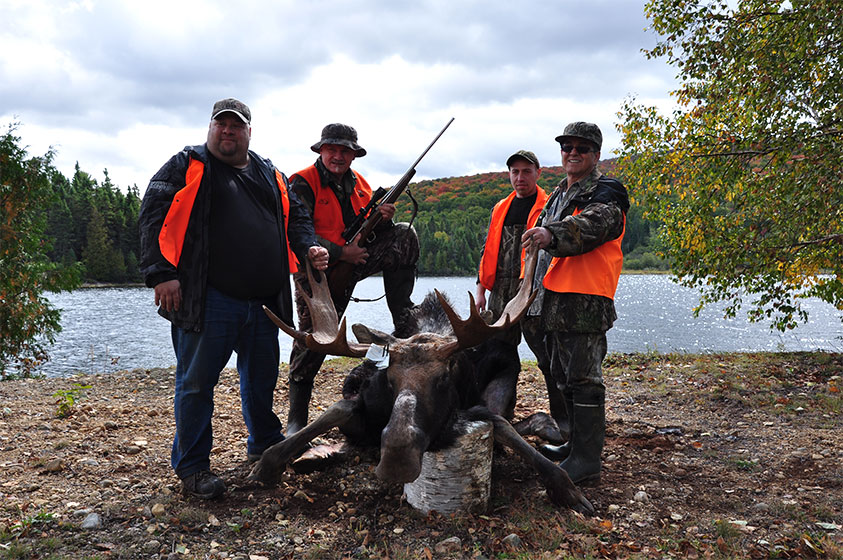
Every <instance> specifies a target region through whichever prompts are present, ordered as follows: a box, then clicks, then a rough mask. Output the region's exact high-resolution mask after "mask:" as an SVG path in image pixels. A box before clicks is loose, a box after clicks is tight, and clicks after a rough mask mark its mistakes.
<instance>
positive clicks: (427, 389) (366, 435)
mask: <svg viewBox="0 0 843 560" xmlns="http://www.w3.org/2000/svg"><path fill="white" fill-rule="evenodd" d="M323 280H324V279H323ZM325 284H326V283H325V282H324V281H323V282H321V283H314V282H311V286H312V287H313V290H314V296H313V298H312V300H313V301H312V302H311V301H309V302H308V305H311V309H312V310H313V311H315V314H316V315H318V314H320V311H319V307H320V306H323V307H325V308H328V307H329V309H327V310H326V311H325V314H324V317H323V318H324V319H327V323H323V322H322V321H320V324H322V325H324V326H326V328H327V329H328V330H327V331H324V332H314V333H313V334H305V333H299V332H298V331H295V330H293V329H292V328H290V327H288V326H287V325H284V324H283V323H282V322H281V321H280V320H277V321H276V323H277V324H278V325H279V327H281V328H282V330H284V331H285V332H287V333H288V334H291V335H292V336H299V337H303V338H305V339H306V340H307V344H308V345H313V346H319V347H320V350H322V351H325V350H330V351H331V352H332V353H338V354H341V355H351V356H359V357H363V356H364V355H365V354H366V351H367V350H368V348H369V345H370V344H376V345H379V346H381V347H385V348H386V349H387V353H388V365H386V366H385V367H384V364H383V362H381V361H378V362H374V361H371V360H364V362H363V363H361V364H360V365H358V366H357V367H355V368H354V369H353V370H351V371H350V372H349V373H348V375H347V377H346V380H345V383H344V385H343V398H342V399H341V400H339V401H338V402H337V403H335V404H333V405H332V406H330V407H329V408H328V409H327V410H326V411H325V412H324V413H323V414H322V415H321V416H319V417H318V418H317V419H315V420H314V421H313V422H311V423H310V424H308V425H307V426H305V427H304V428H302V429H301V430H300V431H298V432H296V433H294V434H292V435H290V436H288V437H287V439H285V440H283V441H281V442H279V443H277V444H275V445H273V446H272V447H270V448H268V449H267V450H266V451H265V452H264V453H263V456H262V457H261V459H260V461H258V462H257V463H256V464H255V466H254V468H253V470H252V477H253V478H256V479H258V480H262V481H264V482H273V481H275V480H276V479H277V477H278V476H279V475H280V474H281V472H283V469H284V467H285V466H286V464H287V463H289V462H290V461H292V460H293V459H294V458H295V457H297V456H298V455H299V454H300V453H301V451H302V450H303V449H304V448H305V447H306V446H307V445H308V443H309V442H310V441H312V440H313V439H314V438H316V437H318V436H320V435H322V434H324V433H326V432H328V431H329V430H331V429H332V428H334V427H338V428H339V429H340V431H341V432H342V433H343V434H344V435H345V436H346V438H347V439H348V440H349V442H350V443H353V444H355V445H371V446H379V447H380V460H379V462H378V465H377V467H376V469H375V473H376V475H377V477H378V478H379V479H381V480H384V481H388V482H397V483H406V482H412V481H413V480H415V479H416V478H417V477H418V476H419V474H420V472H421V464H422V456H423V454H424V452H425V451H429V450H435V449H442V448H446V447H448V446H449V445H451V444H452V443H453V442H454V441H455V439H456V437H457V435H458V434H457V433H456V432H455V430H454V424H455V422H456V420H457V418H458V416H459V415H462V416H463V417H465V418H467V419H469V420H486V421H489V422H491V423H492V426H493V434H494V438H495V441H496V442H498V443H499V444H502V445H504V446H506V447H509V448H511V449H513V450H514V451H515V452H516V453H518V454H519V455H520V456H521V457H522V458H523V459H524V460H525V461H526V462H527V463H528V464H530V465H531V466H532V467H533V468H534V469H535V470H536V472H537V473H538V475H539V478H540V480H541V481H542V483H543V484H544V486H545V488H546V489H547V495H548V498H549V499H550V500H551V501H552V502H553V503H554V504H556V505H559V506H567V507H570V508H572V509H575V510H577V511H580V512H582V513H589V514H590V513H593V512H594V508H593V507H592V505H591V504H590V503H589V501H588V500H587V499H586V498H585V496H584V495H583V494H582V493H581V492H580V490H579V489H578V488H577V487H576V486H575V485H574V484H573V483H572V482H571V480H570V478H569V477H568V475H567V473H566V472H565V471H564V470H562V469H561V468H560V467H559V466H558V465H556V464H555V463H553V462H552V461H550V460H549V459H547V458H545V457H544V456H543V455H541V454H540V453H539V452H538V451H537V450H536V449H535V448H534V447H533V446H532V445H530V444H529V443H528V442H526V441H525V440H524V439H523V438H522V437H521V436H520V435H519V434H518V433H517V432H516V430H515V429H514V428H513V427H512V426H511V425H510V423H509V421H507V420H506V419H505V418H504V417H503V416H501V415H500V414H499V413H496V411H492V410H490V409H489V408H488V407H487V406H486V402H485V401H484V393H485V392H486V389H488V385H489V380H493V379H495V377H494V375H491V374H489V373H488V372H480V374H478V370H477V367H476V366H477V364H478V363H480V360H477V359H476V357H475V358H474V359H472V357H471V356H470V353H471V350H468V349H469V348H472V347H474V346H477V345H478V344H480V343H482V342H483V340H484V339H488V338H489V337H490V336H491V335H492V334H493V333H495V332H499V331H500V329H501V328H509V326H510V325H512V323H513V321H512V320H511V319H510V316H515V317H516V318H515V320H518V318H520V317H519V315H523V311H524V310H525V309H526V306H527V305H528V304H529V301H531V300H530V299H529V291H528V290H529V286H527V287H525V289H524V293H521V292H519V294H520V298H519V296H516V299H514V300H513V302H515V304H513V302H510V305H512V309H510V306H508V307H507V310H505V312H504V316H503V317H502V318H501V320H500V321H499V322H498V323H496V324H495V325H492V326H489V325H486V324H485V323H484V322H483V321H482V319H480V317H479V316H478V315H477V314H476V311H473V312H472V317H471V318H470V319H468V320H466V321H463V320H461V319H460V318H459V317H458V316H457V315H456V313H455V312H454V311H453V309H452V308H451V306H450V304H449V303H448V302H447V300H446V299H445V298H444V297H443V296H441V294H438V292H437V293H436V296H438V298H439V301H437V300H436V298H435V297H433V296H432V295H430V296H428V297H427V298H425V301H424V302H423V303H422V305H421V306H420V309H419V310H417V313H419V316H418V318H419V319H420V320H419V324H420V328H421V329H423V330H424V332H419V333H417V334H415V335H413V336H411V337H410V338H407V339H398V338H394V337H392V336H391V335H388V334H385V333H382V332H379V331H376V330H374V329H369V328H367V327H365V326H363V325H355V326H354V333H355V335H356V336H357V339H358V341H359V342H358V343H356V344H351V343H349V342H348V341H347V340H346V338H345V320H343V322H342V323H341V324H340V325H339V328H337V320H336V312H335V311H333V305H332V304H331V305H330V306H328V304H330V297H329V295H328V293H327V290H328V288H327V286H326V285H325ZM516 300H518V301H516ZM473 307H474V306H473V302H472V308H473ZM331 312H333V314H332V313H331ZM276 319H277V318H275V319H273V320H276ZM446 320H447V321H450V325H448V324H447V322H446ZM331 322H332V323H333V328H331V327H330V326H329V325H331ZM314 325H316V321H314ZM315 328H316V327H315ZM379 364H380V365H381V367H379Z"/></svg>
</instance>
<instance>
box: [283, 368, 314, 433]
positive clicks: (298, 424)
mask: <svg viewBox="0 0 843 560" xmlns="http://www.w3.org/2000/svg"><path fill="white" fill-rule="evenodd" d="M312 392H313V382H312V381H310V382H308V381H293V380H292V379H291V380H290V409H289V411H288V412H287V435H288V436H290V435H292V434H294V433H296V432H298V431H299V430H301V429H302V428H304V427H305V426H306V425H307V408H308V406H310V394H311V393H312Z"/></svg>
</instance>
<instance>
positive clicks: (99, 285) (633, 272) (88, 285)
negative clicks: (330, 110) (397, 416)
mask: <svg viewBox="0 0 843 560" xmlns="http://www.w3.org/2000/svg"><path fill="white" fill-rule="evenodd" d="M621 274H629V275H637V274H641V275H643V274H653V275H667V274H671V272H670V271H669V270H648V269H642V270H626V269H624V270H622V271H621ZM375 276H380V274H376V275H375ZM441 276H447V277H454V278H471V276H470V275H459V274H444V275H443V274H420V275H419V278H437V277H441ZM145 287H146V284H144V283H142V282H115V283H109V282H85V283H83V284H82V285H81V286H79V288H77V289H79V290H89V289H95V288H145Z"/></svg>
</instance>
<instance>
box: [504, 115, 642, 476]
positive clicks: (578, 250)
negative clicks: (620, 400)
mask: <svg viewBox="0 0 843 560" xmlns="http://www.w3.org/2000/svg"><path fill="white" fill-rule="evenodd" d="M556 141H557V142H559V144H560V147H561V150H562V152H561V153H562V167H563V168H564V169H565V173H566V177H565V178H564V179H563V180H562V182H561V183H559V185H558V186H557V187H556V190H554V192H553V193H552V194H551V196H550V198H548V201H547V203H546V204H545V207H544V210H543V211H542V214H541V215H540V216H539V219H538V221H537V223H536V227H534V228H531V229H528V230H527V231H525V232H524V234H523V236H522V238H521V241H522V243H523V245H524V246H525V247H530V246H532V245H537V246H538V247H539V249H541V251H540V253H539V261H538V265H537V268H536V275H535V281H534V282H535V286H534V288H535V289H536V291H537V292H538V294H537V296H536V299H535V301H534V302H533V304H532V306H531V307H530V309H529V311H528V312H527V315H528V317H529V316H540V317H541V323H542V328H543V330H544V332H545V345H546V347H547V353H548V355H549V356H550V372H551V375H552V377H553V379H554V380H555V382H556V385H557V387H558V388H559V390H560V391H561V392H562V394H563V396H564V399H565V406H566V408H567V412H568V416H569V418H570V423H571V424H570V425H571V435H570V438H569V439H568V442H567V443H566V444H564V445H559V446H551V445H545V446H542V448H541V451H542V452H543V453H544V454H545V455H547V456H548V457H550V458H552V459H555V460H560V459H561V460H562V462H561V463H560V466H561V467H562V468H563V469H565V471H566V472H567V473H568V475H569V476H570V477H571V480H572V481H573V482H574V483H580V482H597V481H599V480H600V470H601V462H600V454H601V453H602V451H603V440H604V437H605V433H606V414H605V404H604V403H605V392H606V390H605V387H604V385H603V371H602V366H601V364H602V362H603V358H604V357H605V356H606V331H607V330H609V329H610V328H611V327H612V325H613V324H614V321H615V319H616V318H617V314H616V313H615V305H614V296H615V290H616V289H617V286H618V278H619V276H620V271H621V266H622V264H623V253H622V252H621V240H622V239H623V232H624V224H625V222H626V212H627V210H628V209H629V197H628V195H627V192H626V189H625V188H624V186H623V185H622V184H621V183H620V182H619V181H617V180H615V179H610V178H608V177H606V176H605V175H603V174H602V173H601V172H600V170H599V169H598V168H597V162H598V161H599V160H600V149H601V147H602V145H603V135H602V133H601V132H600V128H598V126H597V125H596V124H593V123H587V122H573V123H571V124H569V125H568V126H566V127H565V129H564V131H563V132H562V134H561V135H559V136H557V137H556Z"/></svg>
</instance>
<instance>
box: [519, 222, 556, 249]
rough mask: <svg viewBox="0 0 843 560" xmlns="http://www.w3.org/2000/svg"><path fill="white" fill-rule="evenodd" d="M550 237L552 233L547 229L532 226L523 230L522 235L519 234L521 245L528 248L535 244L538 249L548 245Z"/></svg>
mask: <svg viewBox="0 0 843 560" xmlns="http://www.w3.org/2000/svg"><path fill="white" fill-rule="evenodd" d="M552 238H553V234H552V233H550V230H549V229H547V228H543V227H534V228H531V229H528V230H527V231H525V232H524V235H522V236H521V247H522V248H524V249H529V248H530V247H532V246H536V247H538V248H539V249H544V248H545V247H547V246H548V245H550V241H551V239H552Z"/></svg>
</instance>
